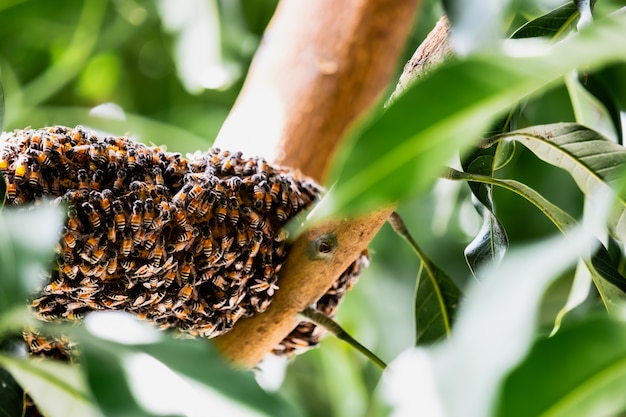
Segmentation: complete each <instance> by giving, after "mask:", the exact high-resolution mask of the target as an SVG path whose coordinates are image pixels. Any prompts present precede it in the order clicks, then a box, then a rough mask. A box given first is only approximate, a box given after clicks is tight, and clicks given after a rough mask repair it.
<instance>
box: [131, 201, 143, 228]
mask: <svg viewBox="0 0 626 417" xmlns="http://www.w3.org/2000/svg"><path fill="white" fill-rule="evenodd" d="M132 211H133V213H132V214H131V216H130V228H131V230H132V231H133V232H137V230H139V227H140V226H141V221H142V217H143V216H142V214H143V203H142V202H141V201H139V200H137V201H135V202H134V203H133V210H132Z"/></svg>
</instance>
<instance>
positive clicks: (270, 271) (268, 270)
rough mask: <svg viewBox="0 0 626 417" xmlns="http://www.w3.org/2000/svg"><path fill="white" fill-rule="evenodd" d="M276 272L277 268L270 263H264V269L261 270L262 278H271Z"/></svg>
mask: <svg viewBox="0 0 626 417" xmlns="http://www.w3.org/2000/svg"><path fill="white" fill-rule="evenodd" d="M276 273H278V270H277V269H276V268H274V266H273V265H272V264H267V265H265V269H264V270H263V278H265V279H266V280H267V281H269V280H271V279H272V277H273V276H274V275H276Z"/></svg>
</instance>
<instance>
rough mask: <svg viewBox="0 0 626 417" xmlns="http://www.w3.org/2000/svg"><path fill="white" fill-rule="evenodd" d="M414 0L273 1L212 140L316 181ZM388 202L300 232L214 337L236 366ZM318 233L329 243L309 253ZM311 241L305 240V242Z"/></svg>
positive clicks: (400, 34)
mask: <svg viewBox="0 0 626 417" xmlns="http://www.w3.org/2000/svg"><path fill="white" fill-rule="evenodd" d="M418 3H419V1H415V0H346V1H340V2H337V1H334V0H317V1H311V2H304V1H301V0H282V1H281V3H280V4H279V6H278V9H277V11H276V14H275V16H274V18H273V20H272V22H271V24H270V27H269V28H268V30H267V32H266V35H265V37H264V40H263V43H262V45H261V48H260V49H259V51H258V53H257V55H256V56H255V59H254V61H253V64H252V66H251V68H250V72H249V75H248V78H247V80H246V83H245V85H244V88H243V90H242V92H241V95H240V97H239V98H238V100H237V103H236V104H235V107H234V108H233V111H232V113H231V115H229V118H228V120H227V121H226V123H225V124H224V127H223V128H222V131H221V132H220V134H219V136H218V139H217V141H216V144H215V146H218V147H220V148H223V149H232V150H241V151H244V152H246V153H250V154H256V155H260V156H264V157H266V158H267V159H268V160H269V161H271V162H272V163H275V164H280V165H286V166H289V167H292V168H295V169H299V170H301V171H302V172H303V173H304V174H306V175H308V176H310V177H312V178H313V179H315V180H317V181H318V182H323V180H324V175H325V172H326V170H327V167H328V163H329V161H330V158H331V156H332V155H333V153H334V151H335V150H336V147H337V144H338V143H339V140H340V139H341V137H342V135H343V134H344V133H345V131H346V128H347V127H348V126H349V125H350V123H352V122H354V121H355V119H356V118H357V117H358V116H359V115H360V114H362V113H363V111H364V110H366V109H367V108H368V107H369V106H371V105H372V104H373V103H374V101H375V100H376V99H377V98H378V97H379V96H380V94H381V92H382V91H383V90H384V89H385V87H386V86H387V85H388V83H389V81H390V78H391V76H392V74H393V72H394V70H395V68H396V63H397V60H398V57H399V55H400V53H401V51H402V49H403V47H404V43H405V40H406V38H407V35H408V33H409V31H410V28H411V24H412V22H413V18H414V15H415V11H416V9H417V7H418ZM391 211H392V208H386V209H383V210H380V211H378V212H376V213H372V214H371V215H368V216H365V217H362V218H359V219H338V220H337V221H334V222H330V223H326V224H324V225H320V226H318V227H316V228H314V229H311V230H309V231H308V232H307V233H305V234H303V235H302V236H300V237H299V238H298V239H297V240H296V242H294V244H293V246H292V247H291V249H290V252H289V256H288V259H287V262H286V264H285V266H284V267H283V269H282V271H281V275H280V278H279V282H278V284H279V286H280V290H279V291H278V292H277V295H276V297H275V299H274V301H273V302H272V304H271V305H270V307H269V308H268V310H267V311H266V312H265V313H263V314H259V315H258V316H255V317H252V318H250V319H245V320H241V321H239V322H238V323H237V324H236V325H235V327H234V328H233V330H232V331H230V332H229V333H227V334H225V335H223V336H221V337H219V338H217V339H216V343H217V345H218V346H219V348H220V349H221V350H222V351H223V352H224V354H225V355H226V356H227V357H228V358H230V359H231V360H232V361H234V362H235V363H236V364H239V365H241V366H244V367H252V366H254V365H256V364H257V363H258V362H259V361H260V360H262V358H263V357H264V356H265V354H266V353H267V352H269V351H270V350H271V349H272V348H273V347H274V346H276V345H277V344H278V343H279V342H280V341H281V340H282V338H284V337H285V336H286V335H287V334H288V333H289V332H290V331H291V330H292V329H293V328H294V327H295V326H296V324H297V323H298V321H299V319H298V317H297V313H298V312H299V311H302V310H303V309H304V308H306V307H307V306H308V305H310V304H311V303H313V302H314V301H315V300H317V299H318V298H319V297H321V296H322V295H323V293H324V292H325V291H326V290H327V289H328V288H329V287H330V286H331V285H332V283H333V281H334V280H335V279H337V277H338V276H339V275H340V274H341V273H342V272H343V270H345V269H346V268H347V267H348V265H349V264H350V263H351V262H352V261H354V259H356V258H357V256H358V255H359V254H360V252H361V251H362V250H363V249H364V248H365V247H366V246H367V245H368V244H369V242H370V241H371V239H372V238H373V237H374V235H375V234H376V232H377V231H378V230H379V229H380V227H381V226H382V225H383V224H384V222H385V221H386V219H387V218H388V217H389V214H390V213H391ZM320 239H322V240H323V239H330V240H332V242H334V243H333V244H332V245H331V250H330V251H329V252H328V253H317V254H316V250H315V248H316V243H319V242H320ZM312 248H313V249H312Z"/></svg>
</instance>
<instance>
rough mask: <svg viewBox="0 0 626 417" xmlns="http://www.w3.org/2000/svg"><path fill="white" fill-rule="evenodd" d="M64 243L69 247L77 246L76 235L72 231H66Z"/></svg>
mask: <svg viewBox="0 0 626 417" xmlns="http://www.w3.org/2000/svg"><path fill="white" fill-rule="evenodd" d="M63 244H64V245H65V246H66V247H68V248H73V247H75V246H76V237H75V236H74V235H73V234H72V233H65V234H64V235H63Z"/></svg>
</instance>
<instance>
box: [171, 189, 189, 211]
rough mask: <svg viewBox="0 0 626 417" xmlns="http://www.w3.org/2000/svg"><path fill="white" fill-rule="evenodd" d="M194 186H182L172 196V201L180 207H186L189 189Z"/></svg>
mask: <svg viewBox="0 0 626 417" xmlns="http://www.w3.org/2000/svg"><path fill="white" fill-rule="evenodd" d="M192 187H193V186H192V185H191V184H185V186H184V187H183V188H181V189H180V190H179V191H178V192H177V193H176V194H175V195H174V197H172V203H173V204H175V205H177V206H178V207H184V206H185V202H186V201H187V197H188V195H189V194H188V193H189V190H190V189H191V188H192Z"/></svg>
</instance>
